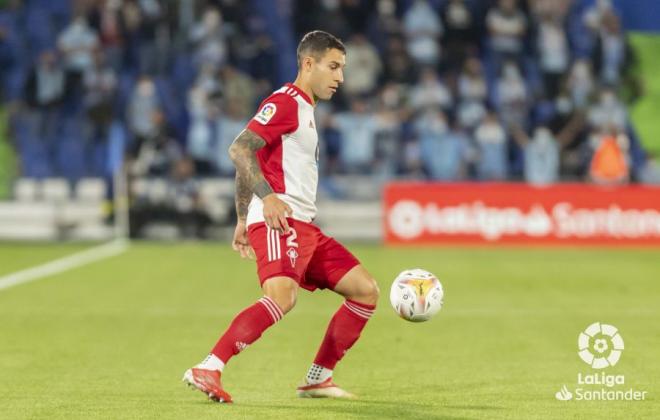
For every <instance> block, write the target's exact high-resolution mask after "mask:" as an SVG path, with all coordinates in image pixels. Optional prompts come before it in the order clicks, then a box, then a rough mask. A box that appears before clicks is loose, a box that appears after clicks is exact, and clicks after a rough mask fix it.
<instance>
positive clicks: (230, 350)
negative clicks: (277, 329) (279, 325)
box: [211, 296, 283, 363]
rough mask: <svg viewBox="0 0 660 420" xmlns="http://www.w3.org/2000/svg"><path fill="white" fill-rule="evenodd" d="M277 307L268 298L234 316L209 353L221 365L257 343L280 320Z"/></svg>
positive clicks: (281, 314)
mask: <svg viewBox="0 0 660 420" xmlns="http://www.w3.org/2000/svg"><path fill="white" fill-rule="evenodd" d="M282 316H283V313H282V310H281V309H280V307H279V306H277V304H276V303H275V301H273V299H271V298H269V297H268V296H264V297H262V298H261V299H259V300H258V301H257V303H255V304H254V305H252V306H250V307H248V308H245V309H244V310H243V312H241V313H240V314H238V315H236V318H234V320H233V321H232V323H231V325H230V326H229V328H227V331H225V333H224V334H223V335H222V337H220V340H218V342H217V343H216V345H215V347H213V350H211V353H213V354H214V355H216V356H217V357H218V359H220V360H222V362H223V363H227V362H228V361H229V359H231V358H232V357H233V356H234V355H236V354H238V353H240V352H241V351H242V350H243V349H245V348H246V347H247V346H248V345H250V344H252V343H254V342H255V341H257V339H258V338H259V337H261V334H262V333H263V332H264V331H266V329H268V327H270V326H271V325H273V324H274V323H276V322H277V321H279V320H280V319H282Z"/></svg>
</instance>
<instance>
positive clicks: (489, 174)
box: [474, 111, 508, 181]
mask: <svg viewBox="0 0 660 420" xmlns="http://www.w3.org/2000/svg"><path fill="white" fill-rule="evenodd" d="M474 140H475V142H476V144H477V150H478V159H477V162H476V169H477V177H478V178H479V179H480V180H482V181H497V180H503V179H506V176H507V171H508V169H507V135H506V131H505V129H504V127H503V126H502V124H501V123H500V122H499V120H498V117H497V114H496V113H495V112H493V111H491V112H488V113H487V114H486V116H485V117H484V119H483V121H482V122H481V124H479V126H477V129H476V130H475V132H474Z"/></svg>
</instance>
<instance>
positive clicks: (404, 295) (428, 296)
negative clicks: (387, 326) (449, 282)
mask: <svg viewBox="0 0 660 420" xmlns="http://www.w3.org/2000/svg"><path fill="white" fill-rule="evenodd" d="M443 298H444V291H443V289H442V284H440V280H438V278H437V277H436V276H434V275H433V274H431V273H429V272H428V271H426V270H422V269H421V268H415V269H412V270H404V271H402V272H401V274H399V275H398V276H397V277H396V279H394V283H392V289H391V290H390V302H391V303H392V307H393V308H394V310H395V311H396V313H397V314H398V315H399V316H400V317H401V318H403V319H405V320H406V321H411V322H424V321H428V320H429V319H431V318H432V317H433V315H435V314H436V313H438V311H439V310H440V308H442V300H443Z"/></svg>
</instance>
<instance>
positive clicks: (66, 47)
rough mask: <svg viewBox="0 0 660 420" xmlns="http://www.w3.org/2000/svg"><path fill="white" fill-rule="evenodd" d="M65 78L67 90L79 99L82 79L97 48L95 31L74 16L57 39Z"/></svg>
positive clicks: (90, 66) (92, 63)
mask: <svg viewBox="0 0 660 420" xmlns="http://www.w3.org/2000/svg"><path fill="white" fill-rule="evenodd" d="M57 47H58V49H59V50H60V52H61V54H62V57H63V61H64V68H65V71H66V76H67V80H68V82H67V90H68V91H69V93H70V94H72V95H73V96H74V99H78V98H79V95H78V94H79V93H80V89H81V88H82V78H83V75H84V74H85V72H87V71H88V70H89V69H91V68H92V66H93V65H94V51H95V50H96V48H98V47H99V39H98V35H97V33H96V31H94V29H92V28H91V27H90V26H89V23H88V22H87V18H86V17H85V16H84V15H82V14H79V15H76V16H74V17H73V18H72V19H71V22H70V23H69V25H68V26H67V27H66V28H64V30H63V31H62V33H60V35H59V36H58V38H57Z"/></svg>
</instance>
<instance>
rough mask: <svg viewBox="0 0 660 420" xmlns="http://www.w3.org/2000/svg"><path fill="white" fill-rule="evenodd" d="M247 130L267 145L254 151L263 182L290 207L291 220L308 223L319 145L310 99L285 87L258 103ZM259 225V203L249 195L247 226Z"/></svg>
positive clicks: (313, 214) (312, 213)
mask: <svg viewBox="0 0 660 420" xmlns="http://www.w3.org/2000/svg"><path fill="white" fill-rule="evenodd" d="M247 128H248V129H249V130H250V131H253V132H254V133H256V134H258V135H259V136H260V137H261V138H263V139H264V140H265V141H266V143H267V144H266V146H264V147H263V148H262V149H260V150H259V151H257V159H258V160H259V165H260V167H261V171H262V172H263V174H264V177H265V178H266V181H267V182H268V183H269V184H270V186H271V188H273V191H274V192H275V193H276V194H277V196H278V197H279V198H280V199H281V200H283V201H284V202H285V203H287V204H288V205H289V206H291V209H292V210H293V214H292V215H291V217H293V218H294V219H296V220H301V221H303V222H307V223H310V222H311V221H312V220H313V219H314V218H315V217H316V189H317V185H318V177H319V176H318V158H319V142H318V135H317V133H316V122H315V121H314V106H313V105H312V102H311V100H310V98H309V97H308V96H307V94H305V93H304V92H303V91H302V90H300V89H299V88H298V87H297V86H295V85H293V84H291V83H287V84H286V85H284V86H283V87H282V88H280V89H278V90H276V91H275V92H273V93H272V94H271V95H270V96H269V97H268V98H266V99H265V100H264V101H263V102H262V103H261V105H260V106H259V111H258V112H257V114H256V115H255V116H254V117H253V118H252V120H251V121H250V122H249V123H248V125H247ZM263 221H264V214H263V202H262V201H261V199H260V198H259V197H257V196H256V195H253V196H252V201H251V202H250V206H249V209H248V216H247V225H250V224H252V223H257V222H263Z"/></svg>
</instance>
